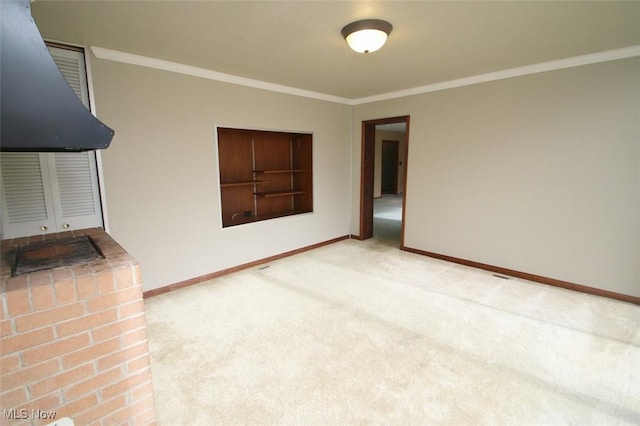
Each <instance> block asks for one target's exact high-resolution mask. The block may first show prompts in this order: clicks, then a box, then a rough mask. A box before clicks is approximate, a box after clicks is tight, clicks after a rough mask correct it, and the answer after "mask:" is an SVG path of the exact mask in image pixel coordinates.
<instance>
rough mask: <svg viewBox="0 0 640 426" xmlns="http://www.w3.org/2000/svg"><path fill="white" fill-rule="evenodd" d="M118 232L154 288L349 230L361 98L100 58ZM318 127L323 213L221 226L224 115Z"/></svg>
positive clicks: (319, 207)
mask: <svg viewBox="0 0 640 426" xmlns="http://www.w3.org/2000/svg"><path fill="white" fill-rule="evenodd" d="M92 74H93V85H94V90H95V98H96V105H97V111H98V116H99V117H100V119H101V120H103V121H104V122H105V123H107V124H108V125H109V126H110V127H112V128H113V129H115V137H114V139H113V142H112V144H111V147H110V148H109V149H107V150H105V151H103V154H102V158H103V166H104V178H105V186H106V200H107V207H108V214H109V224H110V233H111V235H112V236H113V237H114V238H115V239H116V240H117V241H118V242H119V243H121V244H122V245H123V246H124V247H125V248H126V249H127V250H128V251H129V252H130V253H131V254H132V255H133V256H134V257H135V258H136V259H138V261H139V262H140V264H141V268H142V274H143V281H144V289H145V290H150V289H153V288H157V287H162V286H166V285H168V284H172V283H176V282H179V281H182V280H186V279H189V278H193V277H197V276H200V275H204V274H208V273H211V272H214V271H218V270H221V269H225V268H229V267H233V266H237V265H239V264H243V263H246V262H250V261H253V260H257V259H262V258H265V257H268V256H272V255H275V254H279V253H282V252H286V251H289V250H293V249H297V248H300V247H304V246H308V245H311V244H314V243H318V242H322V241H326V240H329V239H332V238H336V237H340V236H344V235H347V234H348V233H349V212H350V206H349V195H350V194H349V185H348V184H345V182H349V179H350V176H349V171H350V163H349V161H350V160H349V156H350V138H351V134H350V131H351V130H350V129H351V120H350V112H351V108H350V107H349V106H347V105H341V104H336V103H330V102H324V101H317V100H311V99H306V98H302V97H297V96H291V95H284V94H278V93H273V92H267V91H263V90H259V89H252V88H247V87H242V86H237V85H232V84H226V83H220V82H215V81H211V80H206V79H201V78H196V77H190V76H186V75H181V74H176V73H170V72H165V71H159V70H154V69H150V68H144V67H139V66H133V65H126V64H122V63H118V62H111V61H106V60H99V59H96V58H95V57H94V58H92ZM216 125H220V126H229V127H243V128H257V129H273V130H287V131H303V132H313V161H314V164H313V166H314V181H313V183H314V212H313V213H311V214H303V215H297V216H290V217H285V218H279V219H274V220H268V221H262V222H258V223H252V224H246V225H241V226H235V227H230V228H225V229H222V225H221V218H220V193H219V188H218V184H219V179H218V176H219V175H218V168H217V167H218V166H217V164H218V160H217V157H216V145H215V126H216Z"/></svg>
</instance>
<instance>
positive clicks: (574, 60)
mask: <svg viewBox="0 0 640 426" xmlns="http://www.w3.org/2000/svg"><path fill="white" fill-rule="evenodd" d="M636 56H640V45H639V46H630V47H624V48H621V49H614V50H606V51H604V52H597V53H591V54H588V55H580V56H573V57H570V58H564V59H558V60H555V61H549V62H541V63H539V64H533V65H525V66H522V67H516V68H509V69H506V70H501V71H495V72H489V73H486V74H479V75H475V76H472V77H465V78H459V79H456V80H449V81H443V82H440V83H434V84H427V85H426V86H419V87H414V88H411V89H406V90H398V91H396V92H389V93H382V94H380V95H374V96H367V97H364V98H358V99H352V100H351V102H350V104H351V105H360V104H367V103H371V102H378V101H386V100H389V99H396V98H404V97H406V96H413V95H420V94H423V93H430V92H437V91H440V90H447V89H454V88H456V87H463V86H471V85H473V84H480V83H487V82H489V81H496V80H504V79H507V78H513V77H522V76H525V75H531V74H539V73H543V72H547V71H556V70H561V69H565V68H573V67H579V66H582V65H589V64H597V63H600V62H609V61H615V60H618V59H627V58H633V57H636Z"/></svg>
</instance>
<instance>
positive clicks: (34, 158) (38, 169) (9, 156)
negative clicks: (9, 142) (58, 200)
mask: <svg viewBox="0 0 640 426" xmlns="http://www.w3.org/2000/svg"><path fill="white" fill-rule="evenodd" d="M0 168H1V169H2V170H1V173H0V181H2V185H0V187H1V188H2V190H1V192H2V238H16V237H23V236H26V235H35V234H38V233H47V232H50V231H53V230H55V227H56V221H55V216H54V213H53V210H54V209H53V200H52V195H51V188H50V187H49V185H46V184H45V182H46V181H47V175H48V169H47V159H46V155H45V154H38V153H37V152H29V153H22V152H4V153H2V155H0Z"/></svg>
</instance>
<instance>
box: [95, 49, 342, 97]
mask: <svg viewBox="0 0 640 426" xmlns="http://www.w3.org/2000/svg"><path fill="white" fill-rule="evenodd" d="M89 48H90V49H91V51H92V52H93V54H94V55H95V56H96V57H97V58H99V59H106V60H110V61H115V62H122V63H125V64H130V65H139V66H142V67H147V68H154V69H158V70H162V71H169V72H175V73H178V74H186V75H190V76H193V77H200V78H206V79H208V80H215V81H221V82H224V83H231V84H238V85H240V86H247V87H253V88H255V89H262V90H268V91H271V92H278V93H285V94H288V95H295V96H302V97H305V98H311V99H318V100H321V101H329V102H337V103H341V104H349V103H350V100H349V99H347V98H341V97H339V96H333V95H327V94H325V93H319V92H313V91H311V90H304V89H298V88H295V87H290V86H284V85H281V84H275V83H269V82H266V81H261V80H254V79H251V78H245V77H239V76H237V75H233V74H225V73H222V72H218V71H212V70H208V69H206V68H199V67H193V66H191V65H184V64H180V63H177V62H171V61H165V60H162V59H156V58H150V57H148V56H140V55H134V54H133V53H126V52H120V51H117V50H111V49H105V48H102V47H97V46H90V47H89Z"/></svg>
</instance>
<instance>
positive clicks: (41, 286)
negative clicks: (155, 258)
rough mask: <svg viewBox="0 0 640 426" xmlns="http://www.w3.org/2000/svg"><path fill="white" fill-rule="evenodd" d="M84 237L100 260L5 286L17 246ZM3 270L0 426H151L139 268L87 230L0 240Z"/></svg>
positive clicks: (29, 275)
mask: <svg viewBox="0 0 640 426" xmlns="http://www.w3.org/2000/svg"><path fill="white" fill-rule="evenodd" d="M81 235H88V236H89V237H90V238H91V239H92V240H93V242H94V244H95V245H96V246H97V247H98V249H99V251H100V252H101V253H102V255H104V259H99V260H93V261H89V262H85V263H76V264H74V265H71V266H63V267H57V268H54V269H48V270H43V271H38V272H31V273H27V274H23V275H17V276H11V268H12V266H13V265H12V263H13V261H14V255H13V254H14V253H15V251H16V248H17V247H18V246H20V245H25V244H28V243H32V242H34V241H42V240H47V241H49V240H53V239H68V238H69V237H75V236H81ZM0 262H1V263H0V265H1V272H0V275H1V279H2V309H1V310H0V311H1V313H2V317H1V318H0V334H1V336H2V342H1V345H0V392H1V393H0V410H2V412H0V424H3V425H4V424H11V425H14V424H15V425H46V424H49V423H51V422H52V421H54V420H60V419H62V418H64V417H69V418H70V419H71V420H73V422H74V424H75V425H83V426H84V425H94V424H95V425H145V424H153V423H154V422H155V410H154V405H153V389H152V384H151V370H150V366H149V349H148V343H147V336H146V329H145V315H144V304H143V300H142V283H141V279H140V268H139V266H138V263H137V262H136V261H135V259H133V258H132V257H131V256H129V254H127V252H126V251H125V250H124V249H123V248H122V247H120V246H119V245H118V244H117V243H116V242H115V241H114V240H113V239H112V238H111V237H110V236H109V235H107V234H106V233H105V232H104V231H103V230H101V229H87V230H82V231H74V232H69V233H64V234H52V235H47V236H44V237H43V236H38V237H30V239H29V238H21V239H15V240H4V241H2V258H1V259H0ZM53 414H55V418H53V419H52V418H51V416H52V415H53Z"/></svg>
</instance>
